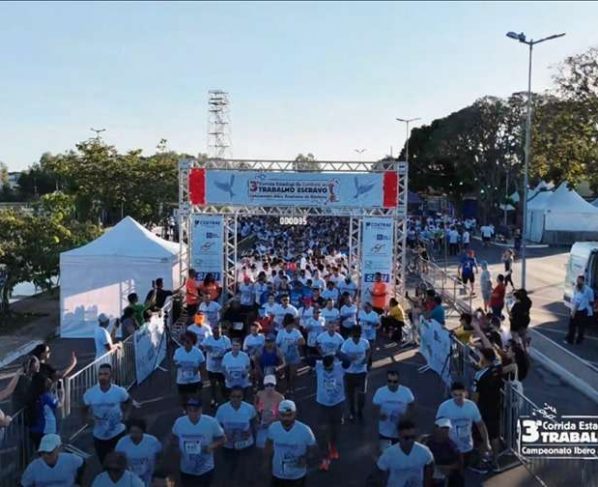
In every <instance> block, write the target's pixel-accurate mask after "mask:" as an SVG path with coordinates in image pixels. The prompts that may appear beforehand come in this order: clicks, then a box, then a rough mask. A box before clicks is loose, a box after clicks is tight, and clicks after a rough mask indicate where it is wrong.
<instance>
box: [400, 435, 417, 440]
mask: <svg viewBox="0 0 598 487" xmlns="http://www.w3.org/2000/svg"><path fill="white" fill-rule="evenodd" d="M399 440H404V441H411V440H415V435H408V436H399Z"/></svg>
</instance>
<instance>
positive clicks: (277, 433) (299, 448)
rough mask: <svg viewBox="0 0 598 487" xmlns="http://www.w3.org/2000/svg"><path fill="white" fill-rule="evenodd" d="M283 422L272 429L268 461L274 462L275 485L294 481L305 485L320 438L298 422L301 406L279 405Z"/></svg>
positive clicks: (289, 403) (273, 481) (270, 428)
mask: <svg viewBox="0 0 598 487" xmlns="http://www.w3.org/2000/svg"><path fill="white" fill-rule="evenodd" d="M278 413H279V415H280V421H276V422H274V423H272V424H271V425H270V427H269V428H268V439H267V440H266V448H265V454H266V458H270V457H271V456H272V455H273V458H272V477H273V479H272V485H285V481H289V480H293V481H295V483H296V484H297V485H301V484H300V482H301V480H303V479H305V477H306V475H307V466H308V463H309V457H310V456H311V455H312V454H313V450H314V449H313V447H314V446H315V445H316V438H315V436H314V434H313V432H312V430H311V428H310V427H309V426H307V425H306V424H304V423H302V422H300V421H297V420H296V419H295V418H296V416H297V406H296V405H295V403H294V402H293V401H289V400H288V399H285V400H284V401H282V402H281V403H280V404H279V405H278Z"/></svg>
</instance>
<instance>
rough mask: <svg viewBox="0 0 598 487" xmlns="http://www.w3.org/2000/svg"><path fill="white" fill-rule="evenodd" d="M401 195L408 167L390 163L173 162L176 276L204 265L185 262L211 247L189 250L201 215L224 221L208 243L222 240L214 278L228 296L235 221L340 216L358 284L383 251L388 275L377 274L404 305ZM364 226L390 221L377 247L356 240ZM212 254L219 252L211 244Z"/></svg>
mask: <svg viewBox="0 0 598 487" xmlns="http://www.w3.org/2000/svg"><path fill="white" fill-rule="evenodd" d="M407 190H408V166H407V163H406V162H402V161H396V160H385V161H379V162H355V161H317V162H307V163H305V162H298V161H281V160H240V159H231V160H223V159H208V160H205V161H199V160H197V159H182V160H180V161H179V208H178V227H179V242H180V256H179V257H180V259H179V262H180V268H179V270H180V273H181V278H182V277H183V276H184V274H186V271H187V269H188V268H189V267H195V266H198V267H201V265H198V264H200V263H201V262H203V260H200V259H196V260H195V261H194V262H191V260H192V255H194V253H195V255H200V256H201V255H203V254H204V253H209V252H204V251H206V250H207V249H208V248H209V245H208V246H206V245H205V243H204V245H202V249H199V248H196V247H197V245H195V246H194V231H193V228H194V226H196V225H197V220H196V218H198V216H199V215H208V216H213V217H215V218H218V219H220V218H221V219H222V225H221V226H222V228H221V234H218V233H217V232H216V231H215V232H214V233H208V237H210V235H212V236H214V237H217V236H219V235H221V240H222V244H221V247H220V248H221V250H222V252H221V254H222V255H221V256H217V257H216V258H220V259H221V263H220V264H218V263H217V265H220V268H221V269H222V275H221V276H219V277H220V278H221V279H220V280H221V284H222V286H223V289H225V290H226V291H227V292H228V293H229V294H230V295H234V294H235V293H236V286H237V272H236V271H237V267H236V265H237V263H238V255H237V244H238V242H237V235H238V232H237V226H238V218H239V217H248V216H256V217H260V216H279V217H281V216H285V217H300V218H307V217H321V216H335V217H346V218H349V228H350V231H349V235H350V237H349V239H350V241H349V255H348V264H349V267H350V268H351V269H355V272H356V273H357V276H358V282H360V283H363V282H369V281H368V279H369V278H368V277H367V276H371V274H367V276H366V275H365V274H364V272H367V270H366V269H364V268H363V267H364V266H370V267H371V269H370V270H371V271H372V272H373V271H374V270H377V269H376V265H378V266H380V265H381V262H382V260H383V258H382V260H381V259H380V258H378V257H384V255H382V254H384V252H385V251H386V252H387V254H386V259H387V260H386V261H387V262H389V264H388V266H389V267H390V269H388V270H387V273H386V274H384V273H383V275H385V277H386V280H388V281H389V282H394V283H395V289H394V291H395V292H394V295H395V296H396V297H397V298H398V299H402V297H403V296H404V294H405V260H406V233H407ZM364 220H365V221H366V222H367V223H366V224H367V225H368V228H369V225H372V226H376V225H382V226H384V224H385V222H388V228H387V231H388V233H387V234H386V235H385V234H384V233H383V232H384V230H380V232H382V233H380V234H377V235H374V236H373V238H374V239H378V240H381V241H383V243H377V244H375V245H370V243H371V242H370V240H367V242H366V238H365V236H364V235H362V233H363V223H364ZM192 222H195V223H192ZM370 222H371V223H370ZM204 236H205V235H204ZM195 243H196V244H197V242H195ZM218 243H219V242H216V244H218ZM208 244H213V242H208ZM364 245H365V246H366V247H365V249H364ZM213 248H219V247H218V245H215V246H213ZM385 249H386V250H385ZM364 252H365V254H364ZM377 252H378V253H379V254H380V255H378V254H377ZM378 261H379V262H378ZM191 264H193V265H191ZM196 270H200V271H201V269H196ZM216 274H219V273H218V272H216ZM200 275H201V273H200ZM364 279H365V280H364ZM181 282H182V281H181ZM360 287H361V286H360ZM223 294H224V293H223Z"/></svg>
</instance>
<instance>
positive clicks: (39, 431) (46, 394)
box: [27, 373, 60, 449]
mask: <svg viewBox="0 0 598 487" xmlns="http://www.w3.org/2000/svg"><path fill="white" fill-rule="evenodd" d="M59 404H60V403H59V400H58V397H57V396H56V394H55V393H54V392H52V379H51V378H50V377H47V376H45V375H43V374H39V373H38V374H36V375H34V376H33V379H32V380H31V389H30V391H29V400H28V401H27V420H28V423H29V434H30V436H31V439H32V440H33V443H34V444H35V448H36V449H37V448H38V447H39V443H40V441H41V439H42V437H43V436H44V435H48V434H56V433H57V431H58V428H57V424H56V410H57V409H58V406H59Z"/></svg>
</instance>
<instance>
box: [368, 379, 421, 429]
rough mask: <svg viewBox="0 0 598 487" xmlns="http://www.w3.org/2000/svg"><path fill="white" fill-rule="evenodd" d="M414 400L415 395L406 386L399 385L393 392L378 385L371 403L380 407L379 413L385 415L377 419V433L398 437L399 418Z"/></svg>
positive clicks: (386, 387)
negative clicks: (384, 417)
mask: <svg viewBox="0 0 598 487" xmlns="http://www.w3.org/2000/svg"><path fill="white" fill-rule="evenodd" d="M414 401H415V397H414V396H413V393H412V392H411V389H409V388H408V387H405V386H399V388H398V389H397V390H396V391H394V392H392V391H391V390H390V389H389V388H388V386H384V387H380V388H379V389H378V390H377V391H376V393H375V394H374V398H373V399H372V403H374V404H375V405H376V406H379V407H380V413H381V414H385V415H386V419H385V420H382V419H380V420H379V421H378V433H379V434H381V435H382V436H385V437H386V438H398V437H399V430H398V429H397V426H398V424H399V420H400V419H401V416H402V415H403V414H405V412H406V411H407V406H408V405H409V404H411V403H412V402H414Z"/></svg>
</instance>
